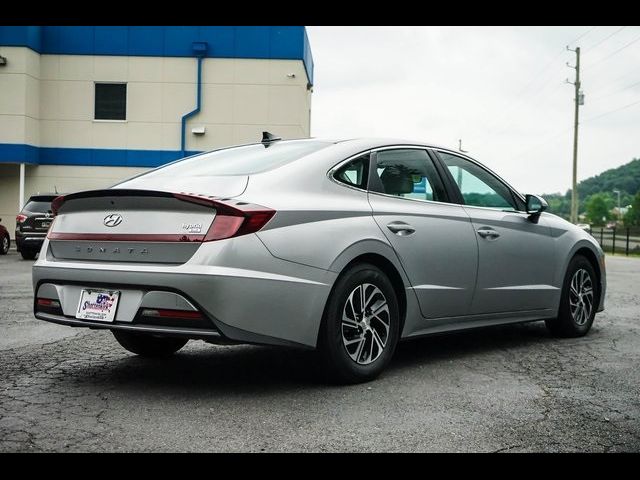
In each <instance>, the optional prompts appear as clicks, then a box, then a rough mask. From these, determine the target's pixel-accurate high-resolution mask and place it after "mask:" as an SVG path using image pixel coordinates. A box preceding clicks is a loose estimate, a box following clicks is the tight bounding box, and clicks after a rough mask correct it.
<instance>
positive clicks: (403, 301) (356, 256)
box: [318, 240, 410, 337]
mask: <svg viewBox="0 0 640 480" xmlns="http://www.w3.org/2000/svg"><path fill="white" fill-rule="evenodd" d="M359 263H369V264H372V265H374V266H376V267H378V268H379V269H380V270H382V272H383V273H384V274H385V275H386V276H387V277H388V278H389V280H390V281H391V285H392V286H393V290H394V292H395V294H396V298H397V299H398V308H399V309H400V312H399V314H400V336H401V337H402V332H403V330H404V325H405V321H406V318H407V311H408V301H409V299H408V298H407V287H408V286H410V283H409V279H408V278H407V277H406V274H405V272H404V270H403V268H402V266H401V265H400V262H399V260H398V259H397V257H396V256H395V252H394V251H393V249H392V248H391V247H390V246H389V245H387V244H385V243H383V242H380V241H371V240H368V241H363V242H359V243H357V244H354V245H352V246H351V247H350V248H349V249H347V250H345V251H344V252H343V253H342V254H341V255H340V256H339V257H338V258H337V259H336V260H335V261H334V262H333V264H332V265H331V270H332V271H334V272H339V274H338V276H337V277H336V279H335V281H334V283H333V285H332V287H331V291H330V293H329V295H328V297H327V301H326V303H325V310H326V308H327V305H328V303H329V299H330V298H331V295H333V292H334V289H335V286H336V284H337V282H338V280H339V279H340V278H341V277H342V275H343V274H344V272H346V271H347V270H348V269H350V268H351V267H353V266H354V265H357V264H359ZM322 317H323V321H324V318H325V312H323V316H322ZM321 329H322V325H321V326H320V329H318V334H319V333H320V331H321Z"/></svg>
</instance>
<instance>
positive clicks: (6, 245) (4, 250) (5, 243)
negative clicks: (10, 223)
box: [0, 235, 11, 255]
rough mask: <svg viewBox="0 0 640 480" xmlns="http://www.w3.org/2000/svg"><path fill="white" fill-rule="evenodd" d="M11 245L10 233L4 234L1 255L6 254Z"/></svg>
mask: <svg viewBox="0 0 640 480" xmlns="http://www.w3.org/2000/svg"><path fill="white" fill-rule="evenodd" d="M10 247H11V239H10V238H9V235H4V236H3V237H2V241H0V255H6V254H7V253H9V248H10Z"/></svg>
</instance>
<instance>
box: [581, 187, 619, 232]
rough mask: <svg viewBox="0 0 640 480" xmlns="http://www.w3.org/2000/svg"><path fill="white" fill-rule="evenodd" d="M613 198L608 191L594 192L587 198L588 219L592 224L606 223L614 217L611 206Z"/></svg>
mask: <svg viewBox="0 0 640 480" xmlns="http://www.w3.org/2000/svg"><path fill="white" fill-rule="evenodd" d="M612 207H613V199H612V198H611V196H610V195H609V194H606V193H594V194H593V195H591V196H590V197H589V198H587V199H586V200H585V210H586V215H587V219H588V220H589V222H590V223H591V224H592V225H595V226H600V225H604V224H605V223H606V222H607V221H609V220H611V219H612V218H613V215H612V214H611V208H612Z"/></svg>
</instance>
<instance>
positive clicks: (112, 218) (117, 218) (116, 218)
mask: <svg viewBox="0 0 640 480" xmlns="http://www.w3.org/2000/svg"><path fill="white" fill-rule="evenodd" d="M121 223H122V215H120V214H118V213H112V214H111V215H107V216H106V217H104V224H105V225H106V226H107V227H117V226H118V225H120V224H121Z"/></svg>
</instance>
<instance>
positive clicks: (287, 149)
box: [141, 140, 333, 178]
mask: <svg viewBox="0 0 640 480" xmlns="http://www.w3.org/2000/svg"><path fill="white" fill-rule="evenodd" d="M329 145H333V144H332V143H330V142H321V141H315V140H291V141H284V142H276V143H272V144H271V145H269V146H268V147H265V146H264V145H261V144H260V145H245V146H242V147H232V148H225V149H222V150H216V151H213V152H208V153H202V154H199V155H194V156H191V157H187V158H184V159H181V160H178V161H175V162H172V163H169V164H167V165H165V166H163V167H160V168H157V169H155V170H152V171H151V172H149V173H146V174H144V175H141V177H145V178H148V177H201V176H205V177H206V176H215V175H251V174H253V173H259V172H264V171H266V170H271V169H273V168H277V167H280V166H282V165H284V164H286V163H289V162H292V161H294V160H297V159H299V158H302V157H304V156H306V155H309V154H311V153H314V152H317V151H318V150H321V149H323V148H325V147H328V146H329Z"/></svg>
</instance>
